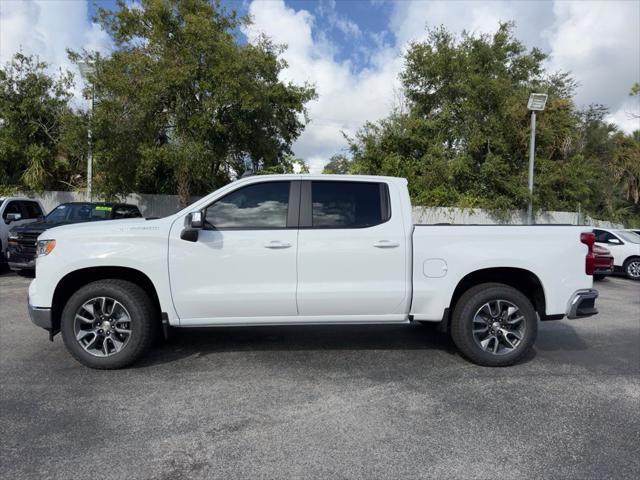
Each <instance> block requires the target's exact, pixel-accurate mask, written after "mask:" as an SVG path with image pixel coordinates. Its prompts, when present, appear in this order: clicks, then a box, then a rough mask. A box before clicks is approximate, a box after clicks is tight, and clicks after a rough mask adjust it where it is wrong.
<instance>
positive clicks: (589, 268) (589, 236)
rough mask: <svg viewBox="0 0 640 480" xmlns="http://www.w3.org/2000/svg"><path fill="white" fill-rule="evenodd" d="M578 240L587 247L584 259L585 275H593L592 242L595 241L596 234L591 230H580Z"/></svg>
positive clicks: (594, 258)
mask: <svg viewBox="0 0 640 480" xmlns="http://www.w3.org/2000/svg"><path fill="white" fill-rule="evenodd" d="M580 241H581V242H582V243H584V244H585V245H586V246H587V247H589V251H588V252H587V256H586V257H585V259H584V271H585V273H586V274H587V275H593V270H594V268H595V264H596V257H595V255H594V254H593V244H594V242H595V241H596V236H595V234H594V233H593V232H582V233H581V234H580Z"/></svg>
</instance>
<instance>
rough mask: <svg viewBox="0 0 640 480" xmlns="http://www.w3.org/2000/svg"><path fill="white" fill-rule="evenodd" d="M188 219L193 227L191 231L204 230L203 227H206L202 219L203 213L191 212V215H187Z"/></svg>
mask: <svg viewBox="0 0 640 480" xmlns="http://www.w3.org/2000/svg"><path fill="white" fill-rule="evenodd" d="M187 218H188V219H189V223H190V225H189V226H190V227H191V229H193V230H202V227H203V226H204V220H203V218H202V212H201V211H198V212H191V214H190V215H187Z"/></svg>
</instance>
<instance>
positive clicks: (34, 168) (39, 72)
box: [0, 52, 82, 191]
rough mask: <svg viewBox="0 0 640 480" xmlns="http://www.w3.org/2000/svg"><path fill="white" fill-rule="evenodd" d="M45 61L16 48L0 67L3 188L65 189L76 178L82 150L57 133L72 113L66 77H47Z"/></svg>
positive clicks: (0, 180)
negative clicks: (73, 148)
mask: <svg viewBox="0 0 640 480" xmlns="http://www.w3.org/2000/svg"><path fill="white" fill-rule="evenodd" d="M46 68H47V65H46V64H45V63H44V62H41V61H39V60H37V59H36V58H34V57H33V56H27V55H24V54H23V53H21V52H18V53H16V54H15V55H14V56H13V58H12V59H11V60H10V61H9V62H8V63H7V65H6V66H4V67H3V68H2V69H0V186H4V188H3V189H6V190H8V189H9V187H11V189H13V190H36V191H38V190H44V189H51V190H56V189H66V188H68V186H69V185H74V184H75V183H76V182H77V180H78V170H79V168H80V164H81V160H82V155H81V154H80V155H78V154H76V153H77V152H70V151H67V150H66V149H65V148H64V146H63V143H62V142H61V138H62V137H63V136H64V135H65V132H66V131H68V128H69V125H68V124H69V123H71V122H70V121H71V120H72V119H73V114H72V112H71V110H70V109H69V107H68V102H69V99H70V97H71V94H70V92H69V91H70V88H71V87H72V78H71V75H70V74H69V73H62V72H61V73H60V74H59V75H58V76H55V77H53V76H50V75H48V74H47V73H46Z"/></svg>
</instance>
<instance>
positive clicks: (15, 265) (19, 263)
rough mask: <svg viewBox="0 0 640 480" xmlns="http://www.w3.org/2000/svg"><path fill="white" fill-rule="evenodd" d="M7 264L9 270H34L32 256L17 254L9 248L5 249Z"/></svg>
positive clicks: (34, 265)
mask: <svg viewBox="0 0 640 480" xmlns="http://www.w3.org/2000/svg"><path fill="white" fill-rule="evenodd" d="M7 263H8V264H9V268H10V269H11V270H34V269H35V268H36V259H35V257H34V256H33V255H29V254H26V255H25V254H23V253H21V252H17V251H16V250H15V249H14V248H12V247H11V246H9V248H8V249H7Z"/></svg>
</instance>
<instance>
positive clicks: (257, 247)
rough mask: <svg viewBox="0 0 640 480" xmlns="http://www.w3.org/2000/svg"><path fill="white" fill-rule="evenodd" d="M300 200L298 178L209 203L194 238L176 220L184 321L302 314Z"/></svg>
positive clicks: (173, 254) (179, 307) (176, 278)
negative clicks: (202, 225)
mask: <svg viewBox="0 0 640 480" xmlns="http://www.w3.org/2000/svg"><path fill="white" fill-rule="evenodd" d="M297 197H299V182H289V181H273V182H262V183H256V184H250V185H247V186H244V187H240V188H238V189H237V190H234V191H232V192H230V193H228V194H227V195H225V196H224V197H222V198H220V199H218V200H216V201H214V202H213V203H212V204H210V205H209V206H208V207H206V208H205V212H204V218H205V220H206V221H205V228H204V229H203V230H201V231H200V232H199V237H198V240H197V241H196V242H190V241H187V240H182V239H181V238H180V232H181V230H182V228H183V226H182V224H181V223H180V222H175V223H174V225H173V227H172V229H171V233H170V238H169V274H170V280H171V292H172V296H173V301H174V305H175V308H176V311H177V313H178V316H179V317H180V323H181V324H183V325H184V324H195V325H197V324H203V325H204V324H215V323H225V322H226V323H235V322H242V321H249V317H250V318H251V319H253V320H255V321H258V322H260V321H262V322H268V321H269V318H270V317H282V316H295V315H296V314H297V308H296V253H297V248H298V242H297V228H296V224H297V216H298V215H297V206H298V204H299V199H298V198H297ZM294 210H295V211H294Z"/></svg>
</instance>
